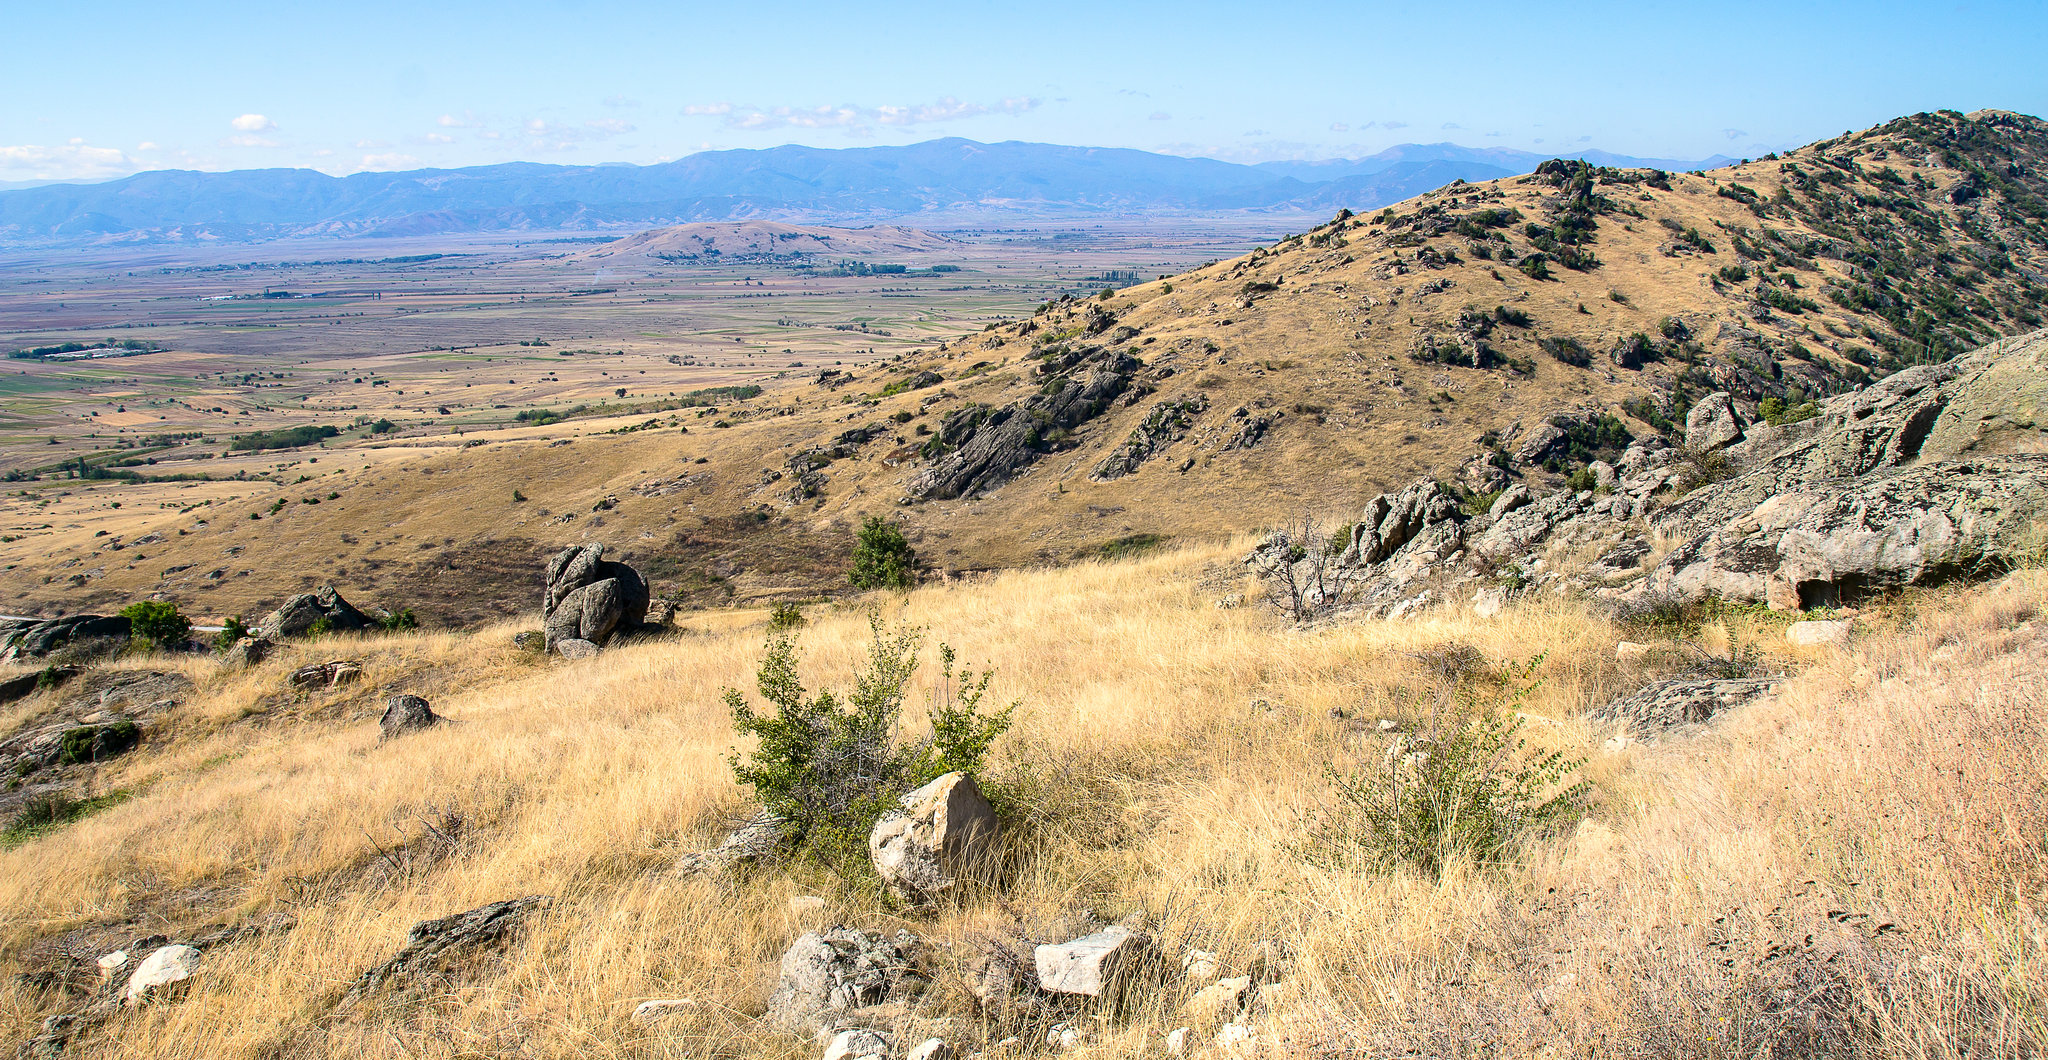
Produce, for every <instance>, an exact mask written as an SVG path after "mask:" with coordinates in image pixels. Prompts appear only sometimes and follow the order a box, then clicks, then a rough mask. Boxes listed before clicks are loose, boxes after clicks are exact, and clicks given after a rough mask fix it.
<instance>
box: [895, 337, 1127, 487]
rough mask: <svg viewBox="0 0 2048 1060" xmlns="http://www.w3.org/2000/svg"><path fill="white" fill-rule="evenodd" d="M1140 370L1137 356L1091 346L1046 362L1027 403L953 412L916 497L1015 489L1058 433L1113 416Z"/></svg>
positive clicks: (916, 483)
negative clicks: (1012, 483)
mask: <svg viewBox="0 0 2048 1060" xmlns="http://www.w3.org/2000/svg"><path fill="white" fill-rule="evenodd" d="M1139 367H1140V365H1139V362H1138V359H1137V358H1135V357H1132V356H1131V355H1130V354H1127V353H1123V352H1120V351H1116V350H1108V349H1104V348H1102V347H1098V346H1083V347H1079V348H1077V349H1074V350H1071V351H1068V352H1065V353H1062V354H1059V355H1057V356H1053V357H1048V358H1047V359H1046V360H1045V361H1043V362H1041V363H1040V365H1039V372H1040V373H1041V374H1042V375H1044V376H1045V377H1046V383H1045V386H1044V388H1043V389H1042V390H1040V391H1039V392H1038V393H1036V394H1033V395H1032V396H1031V397H1029V398H1026V399H1025V400H1023V401H1021V402H1017V403H1014V404H1010V405H1005V406H1003V407H1002V408H999V409H991V408H988V407H986V406H979V405H971V406H968V407H966V408H962V409H955V410H954V411H952V412H949V413H947V414H946V417H945V419H943V420H942V421H940V424H939V429H938V431H937V432H935V433H934V435H933V437H932V440H931V441H930V442H929V443H927V445H928V450H927V451H928V452H929V453H930V454H931V455H932V465H931V466H930V467H928V468H926V469H925V470H924V471H923V472H922V473H920V474H919V475H918V476H917V478H916V479H915V480H913V481H912V482H911V484H910V494H911V496H913V497H918V498H923V499H937V500H948V499H951V498H954V497H965V496H968V495H970V494H976V493H986V492H987V491H989V490H992V489H995V488H996V487H998V486H1000V485H1002V484H1003V483H1005V482H1008V481H1009V480H1010V479H1011V478H1013V477H1015V476H1016V475H1017V473H1018V472H1019V471H1021V470H1023V469H1024V468H1026V467H1028V466H1030V465H1031V464H1033V463H1035V462H1037V460H1038V458H1039V457H1040V456H1042V455H1044V452H1045V451H1046V447H1047V444H1048V442H1047V435H1048V434H1049V433H1050V432H1052V431H1055V430H1060V431H1068V430H1072V429H1074V428H1076V427H1079V426H1081V425H1082V424H1084V423H1087V422H1088V421H1090V420H1092V419H1094V418H1095V417H1097V416H1100V415H1101V414H1102V413H1103V412H1105V411H1107V410H1108V409H1109V407H1110V405H1111V403H1113V402H1114V401H1115V400H1116V398H1118V397H1119V396H1121V395H1122V394H1123V392H1124V390H1125V389H1126V388H1127V387H1128V386H1129V385H1130V382H1131V375H1132V373H1134V372H1136V371H1137V369H1138V368H1139Z"/></svg>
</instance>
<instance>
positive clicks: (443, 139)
mask: <svg viewBox="0 0 2048 1060" xmlns="http://www.w3.org/2000/svg"><path fill="white" fill-rule="evenodd" d="M419 139H420V142H421V143H428V144H452V143H454V142H455V137H453V136H450V135H448V134H447V133H428V134H427V135H425V136H422V137H420V138H419Z"/></svg>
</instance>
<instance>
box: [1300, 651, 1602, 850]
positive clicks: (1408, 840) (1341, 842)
mask: <svg viewBox="0 0 2048 1060" xmlns="http://www.w3.org/2000/svg"><path fill="white" fill-rule="evenodd" d="M1524 672H1526V671H1524ZM1528 691H1530V689H1529V688H1524V689H1522V690H1521V692H1522V693H1523V694H1526V693H1527V692H1528ZM1522 725H1523V721H1522V718H1521V716H1520V715H1519V714H1518V713H1516V712H1515V705H1514V704H1509V705H1505V706H1504V707H1503V708H1502V709H1500V710H1498V711H1486V710H1483V709H1481V708H1480V707H1479V706H1478V705H1477V704H1476V703H1475V702H1474V700H1473V699H1472V697H1471V696H1469V695H1462V694H1461V696H1460V698H1459V699H1458V700H1457V704H1456V706H1455V707H1454V708H1453V709H1450V710H1448V711H1446V712H1445V714H1444V716H1442V717H1440V718H1439V719H1438V723H1437V725H1436V726H1435V727H1434V729H1433V731H1431V732H1429V733H1426V734H1421V735H1418V736H1415V737H1404V738H1402V741H1401V742H1399V743H1396V744H1395V745H1394V746H1393V747H1392V748H1390V749H1389V750H1388V753H1387V754H1386V755H1385V756H1383V757H1381V758H1380V759H1379V760H1378V761H1377V762H1375V763H1372V764H1370V765H1367V766H1365V767H1363V768H1360V769H1357V770H1354V771H1351V772H1348V773H1345V772H1339V771H1337V770H1335V769H1332V770H1331V771H1330V778H1331V780H1332V782H1333V783H1334V785H1335V786H1336V789H1337V805H1336V806H1335V807H1334V808H1333V809H1332V810H1330V811H1329V812H1328V813H1327V814H1326V815H1325V816H1324V817H1323V818H1322V820H1320V821H1319V822H1317V827H1316V828H1315V829H1314V831H1313V832H1312V833H1311V834H1312V836H1313V839H1312V841H1311V847H1310V851H1311V853H1312V855H1313V856H1314V857H1315V858H1316V859H1319V860H1323V861H1325V862H1327V863H1332V864H1334V865H1336V866H1337V867H1343V868H1352V867H1366V868H1373V869H1379V870H1382V871H1384V870H1388V869H1392V868H1394V867H1396V866H1401V865H1406V866H1409V867H1412V868H1414V869H1417V870H1420V871H1422V872H1424V873H1426V874H1428V875H1430V876H1441V875H1442V874H1443V871H1444V869H1445V868H1447V867H1448V866H1450V865H1452V864H1455V863H1459V862H1467V861H1469V862H1473V863H1477V864H1479V865H1495V864H1499V863H1501V862H1503V861H1506V860H1507V859H1508V858H1510V857H1512V856H1513V855H1514V854H1515V852H1516V851H1517V850H1519V849H1520V848H1521V846H1522V844H1523V843H1525V842H1526V841H1527V840H1529V839H1530V838H1532V837H1534V836H1537V835H1540V834H1543V833H1546V832H1551V831H1554V830H1557V829H1559V828H1562V827H1564V826H1566V825H1569V824H1571V823H1572V822H1574V821H1576V820H1578V818H1579V817H1580V816H1581V815H1583V814H1584V812H1585V803H1586V797H1587V795H1588V794H1590V792H1591V790H1592V787H1591V785H1590V784H1588V783H1587V782H1586V781H1584V780H1576V781H1574V780H1572V779H1571V778H1572V774H1574V773H1576V772H1577V771H1578V769H1579V767H1580V766H1581V765H1582V764H1583V762H1582V760H1579V759H1572V758H1567V757H1565V754H1564V752H1563V751H1538V750H1534V749H1531V748H1530V747H1529V746H1528V741H1527V740H1526V739H1525V738H1524V737H1523V736H1522V734H1521V732H1522Z"/></svg>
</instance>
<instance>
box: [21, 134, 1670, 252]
mask: <svg viewBox="0 0 2048 1060" xmlns="http://www.w3.org/2000/svg"><path fill="white" fill-rule="evenodd" d="M1606 157H1609V158H1612V157H1614V156H1606ZM1542 159H1543V156H1541V155H1534V154H1527V153H1526V152H1504V151H1499V150H1493V149H1480V148H1460V147H1455V146H1453V145H1448V144H1435V145H1425V146H1420V147H1416V146H1413V145H1408V146H1404V147H1401V148H1391V149H1389V150H1388V151H1383V152H1381V153H1380V154H1379V155H1376V156H1374V157H1373V158H1372V159H1362V160H1356V161H1350V162H1344V163H1328V164H1325V163H1269V164H1266V165H1259V166H1248V165H1239V164H1235V163H1230V162H1220V161H1217V160H1215V159H1209V158H1185V157H1181V156H1177V155H1162V154H1153V153H1151V152H1147V151H1137V150H1130V149H1125V148H1090V147H1062V146H1057V145H1051V144H1033V143H1019V142H1014V141H1012V142H1005V143H997V144H984V143H977V142H974V141H972V140H963V139H957V138H955V139H944V140H932V141H928V142H926V143H920V144H912V145H909V146H905V147H862V148H844V149H837V150H834V149H825V148H815V147H796V146H789V147H776V148H770V149H767V150H732V151H706V152H703V153H700V154H694V155H690V156H688V157H686V158H682V159H678V160H677V161H674V162H668V163H663V164H659V165H647V166H639V165H622V164H616V163H614V164H606V165H595V166H560V165H545V164H541V163H535V162H513V163H507V164H503V165H494V166H475V167H470V168H466V169H423V170H414V171H411V172H404V173H356V174H353V175H350V176H346V177H331V176H327V175H326V174H323V173H319V172H316V171H313V170H305V169H257V170H236V171H232V172H227V173H199V172H192V171H187V170H160V171H152V172H147V173H138V174H136V175H134V176H131V177H126V178H123V179H120V180H113V181H106V182H103V183H97V184H49V185H43V186H40V187H34V188H26V189H20V190H12V191H0V240H4V241H8V242H15V243H39V242H52V241H59V242H63V241H96V240H138V241H139V240H189V239H201V238H205V239H215V240H259V239H272V238H279V237H285V236H360V235H370V236H376V235H418V234H431V233H437V232H493V231H535V230H559V229H630V228H644V227H650V226H655V225H668V224H682V223H687V222H691V221H716V220H735V219H744V218H777V219H788V220H801V221H808V222H823V223H831V222H842V223H843V222H867V221H879V220H894V221H901V222H905V223H911V224H915V223H917V220H918V218H919V217H920V216H921V215H923V216H937V215H945V216H949V217H960V216H963V215H970V216H971V215H986V216H992V217H1005V218H1014V219H1022V220H1029V219H1048V218H1059V217H1087V216H1104V215H1115V214H1133V213H1137V214H1145V213H1202V212H1217V211H1243V210H1277V211H1296V210H1308V211H1329V212H1334V211H1335V210H1336V209H1337V208H1339V207H1345V206H1348V207H1350V208H1352V209H1354V210H1365V209H1372V208H1375V207H1378V206H1382V205H1385V204H1387V203H1391V202H1396V201H1398V200H1400V199H1404V198H1407V197H1409V196H1411V195H1414V194H1417V193H1419V192H1423V191H1427V190H1429V189H1431V188H1434V187H1437V186H1439V185H1442V184H1445V183H1448V182H1449V181H1451V180H1456V179H1460V178H1462V179H1465V180H1483V179H1487V178H1490V177H1498V176H1505V175H1508V174H1511V173H1520V172H1527V171H1528V170H1530V169H1533V168H1534V167H1535V164H1536V163H1537V162H1539V161H1542ZM1290 167H1291V168H1290ZM1666 168H1669V167H1666Z"/></svg>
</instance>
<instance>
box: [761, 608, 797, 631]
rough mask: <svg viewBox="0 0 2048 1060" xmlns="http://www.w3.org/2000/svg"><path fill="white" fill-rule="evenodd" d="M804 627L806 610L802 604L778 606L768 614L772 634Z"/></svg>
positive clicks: (769, 628) (769, 629)
mask: <svg viewBox="0 0 2048 1060" xmlns="http://www.w3.org/2000/svg"><path fill="white" fill-rule="evenodd" d="M804 625H805V620H804V609H803V605H801V604H793V603H782V604H776V605H775V608H774V610H771V611H769V612H768V631H769V632H770V633H782V632H785V631H788V630H792V629H802V628H803V627H804Z"/></svg>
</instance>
